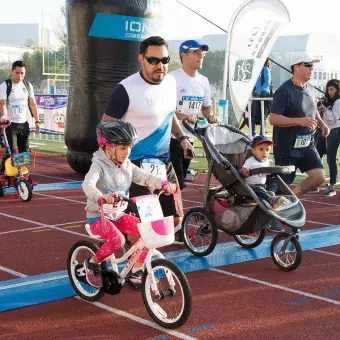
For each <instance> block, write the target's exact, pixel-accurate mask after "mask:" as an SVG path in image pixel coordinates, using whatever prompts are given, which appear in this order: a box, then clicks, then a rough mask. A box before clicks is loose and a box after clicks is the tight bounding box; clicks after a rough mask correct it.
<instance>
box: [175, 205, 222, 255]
mask: <svg viewBox="0 0 340 340" xmlns="http://www.w3.org/2000/svg"><path fill="white" fill-rule="evenodd" d="M217 233H218V231H217V227H216V224H215V219H214V216H213V215H212V214H211V213H208V212H207V211H206V210H205V209H203V208H194V209H191V210H189V211H188V212H187V213H186V215H185V216H184V218H183V222H182V236H183V240H184V243H185V245H186V247H187V248H188V250H189V251H190V252H191V253H192V254H194V255H196V256H206V255H209V254H210V253H211V252H212V251H213V250H214V248H215V246H216V242H217Z"/></svg>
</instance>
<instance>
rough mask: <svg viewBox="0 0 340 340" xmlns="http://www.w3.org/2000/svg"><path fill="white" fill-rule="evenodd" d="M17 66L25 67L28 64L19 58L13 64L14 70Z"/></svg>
mask: <svg viewBox="0 0 340 340" xmlns="http://www.w3.org/2000/svg"><path fill="white" fill-rule="evenodd" d="M16 67H25V68H26V65H25V63H24V62H22V61H21V60H17V61H15V62H14V63H13V64H12V70H15V68H16Z"/></svg>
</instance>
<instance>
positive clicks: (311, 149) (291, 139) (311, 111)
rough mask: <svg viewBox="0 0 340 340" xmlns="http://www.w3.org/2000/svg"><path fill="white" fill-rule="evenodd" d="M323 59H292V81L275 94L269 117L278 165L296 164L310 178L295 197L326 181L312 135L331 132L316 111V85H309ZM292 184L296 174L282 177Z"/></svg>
mask: <svg viewBox="0 0 340 340" xmlns="http://www.w3.org/2000/svg"><path fill="white" fill-rule="evenodd" d="M319 61H320V60H318V59H315V58H312V57H310V56H309V55H308V54H307V53H301V54H299V55H296V56H294V57H293V58H292V61H291V70H292V78H291V79H289V80H287V81H286V82H284V83H283V84H282V85H281V86H280V87H279V88H278V89H277V91H276V92H275V94H274V97H273V102H272V106H271V113H270V116H269V122H270V124H272V125H274V130H273V142H274V144H275V145H274V158H275V164H276V165H294V166H295V168H296V169H297V168H298V169H300V171H301V172H305V173H306V174H307V175H308V177H307V178H306V179H305V180H304V181H302V182H301V183H299V184H298V185H297V186H296V187H295V188H294V190H293V192H294V194H295V195H300V194H302V193H307V192H308V191H310V190H313V189H314V188H316V187H318V186H319V185H321V184H322V183H323V182H324V181H325V173H324V170H323V165H322V161H321V159H320V156H319V154H318V152H317V150H316V147H315V142H314V139H313V132H314V130H315V128H316V127H317V126H319V127H320V128H321V131H322V134H323V136H325V137H326V136H327V135H328V134H329V129H328V127H327V126H326V124H325V123H324V122H323V121H322V119H321V118H320V115H319V113H318V111H317V105H316V104H317V99H316V98H317V97H316V91H315V89H314V86H313V85H311V84H310V83H308V81H309V80H310V79H311V77H312V74H313V68H314V63H318V62H319ZM281 177H282V179H283V180H284V181H285V182H286V183H287V184H291V183H292V182H293V181H294V178H295V172H294V173H291V174H288V175H282V176H281Z"/></svg>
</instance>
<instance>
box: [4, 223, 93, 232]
mask: <svg viewBox="0 0 340 340" xmlns="http://www.w3.org/2000/svg"><path fill="white" fill-rule="evenodd" d="M85 222H87V220H83V221H76V222H66V223H60V224H54V225H52V227H62V226H67V225H72V224H77V223H85ZM43 228H50V226H49V225H46V226H45V227H32V228H25V229H16V230H8V231H2V232H0V235H5V234H12V233H18V232H22V231H31V230H36V229H43Z"/></svg>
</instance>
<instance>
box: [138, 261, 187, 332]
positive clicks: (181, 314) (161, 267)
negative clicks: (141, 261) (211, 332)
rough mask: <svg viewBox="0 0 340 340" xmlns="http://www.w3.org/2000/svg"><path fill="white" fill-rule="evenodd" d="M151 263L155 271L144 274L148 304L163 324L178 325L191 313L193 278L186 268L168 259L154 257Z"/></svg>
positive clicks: (157, 320)
mask: <svg viewBox="0 0 340 340" xmlns="http://www.w3.org/2000/svg"><path fill="white" fill-rule="evenodd" d="M151 267H152V274H153V275H152V274H151V273H148V271H147V270H145V272H144V275H143V278H142V296H143V301H144V304H145V307H146V309H147V311H148V313H149V315H150V316H151V317H152V319H153V320H154V321H155V322H156V323H158V324H159V325H160V326H162V327H164V328H170V329H172V328H178V327H180V326H182V325H183V324H184V323H185V322H186V321H187V320H188V318H189V316H190V314H191V309H192V297H191V289H190V286H189V282H188V280H187V278H186V277H185V275H184V273H183V272H182V270H181V269H180V268H179V267H177V266H176V265H175V264H174V263H172V262H170V261H168V260H165V259H157V260H154V261H152V263H151ZM153 278H154V279H155V282H153ZM155 288H156V289H155Z"/></svg>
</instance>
